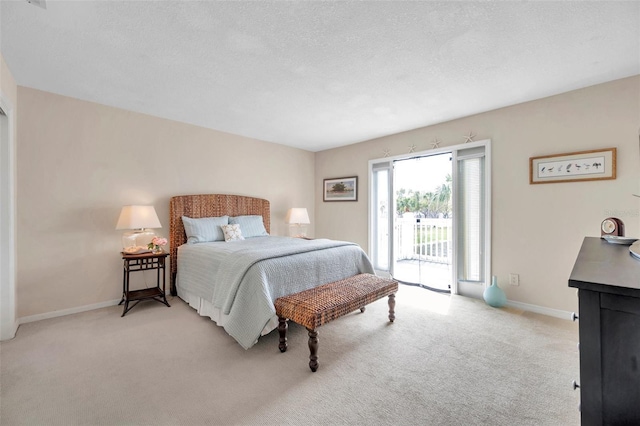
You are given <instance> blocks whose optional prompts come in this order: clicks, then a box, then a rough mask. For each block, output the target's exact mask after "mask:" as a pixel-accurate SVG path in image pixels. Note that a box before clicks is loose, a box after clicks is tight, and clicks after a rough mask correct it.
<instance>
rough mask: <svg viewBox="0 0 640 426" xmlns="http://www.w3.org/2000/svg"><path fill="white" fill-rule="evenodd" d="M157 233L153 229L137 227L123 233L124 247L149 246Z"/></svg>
mask: <svg viewBox="0 0 640 426" xmlns="http://www.w3.org/2000/svg"><path fill="white" fill-rule="evenodd" d="M155 236H156V233H155V232H153V230H151V229H135V230H133V231H127V232H125V233H124V234H122V248H123V249H126V248H128V247H144V248H147V246H148V245H149V243H151V240H153V238H154V237H155Z"/></svg>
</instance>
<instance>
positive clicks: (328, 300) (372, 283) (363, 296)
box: [275, 274, 398, 372]
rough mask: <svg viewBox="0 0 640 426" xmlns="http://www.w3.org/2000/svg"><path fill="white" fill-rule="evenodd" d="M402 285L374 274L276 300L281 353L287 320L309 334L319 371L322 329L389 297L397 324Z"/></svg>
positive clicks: (312, 357) (314, 366) (312, 358)
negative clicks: (325, 325)
mask: <svg viewBox="0 0 640 426" xmlns="http://www.w3.org/2000/svg"><path fill="white" fill-rule="evenodd" d="M397 291H398V283H397V281H393V280H386V279H383V278H379V277H376V276H375V275H371V274H359V275H355V276H353V277H350V278H345V279H344V280H340V281H336V282H332V283H329V284H324V285H321V286H319V287H316V288H312V289H309V290H305V291H301V292H300V293H295V294H291V295H289V296H284V297H280V298H278V299H276V301H275V307H276V314H277V315H278V332H279V333H280V344H279V348H280V352H285V351H286V350H287V319H289V320H291V321H293V322H296V323H298V324H300V325H302V326H304V327H306V328H307V330H308V331H309V351H310V353H311V354H310V355H309V368H311V371H314V372H315V371H316V370H317V369H318V331H317V329H318V327H320V326H321V325H323V324H326V323H328V322H329V321H331V320H334V319H336V318H339V317H341V316H343V315H346V314H348V313H350V312H353V311H355V310H356V309H360V310H361V311H362V312H364V309H365V308H364V307H365V305H368V304H369V303H371V302H375V301H376V300H378V299H381V298H383V297H385V296H389V321H391V322H393V320H395V318H396V317H395V312H394V309H395V305H396V302H395V294H396V292H397Z"/></svg>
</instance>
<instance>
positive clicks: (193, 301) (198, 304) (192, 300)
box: [176, 285, 278, 336]
mask: <svg viewBox="0 0 640 426" xmlns="http://www.w3.org/2000/svg"><path fill="white" fill-rule="evenodd" d="M176 290H177V292H178V297H179V298H180V299H182V300H184V301H185V302H187V303H188V304H189V306H191V307H192V308H193V309H195V310H196V312H198V314H199V315H200V316H203V317H209V318H211V321H213V322H215V323H216V324H217V325H218V326H220V327H224V325H225V323H226V321H227V318H228V317H229V316H228V315H225V314H224V313H222V310H221V309H218V308H216V307H215V306H213V303H211V302H209V301H208V300H205V299H203V298H201V297H199V296H196V295H195V294H193V293H190V292H188V291H186V290H183V289H181V288H180V286H179V285H178V286H176ZM277 327H278V316H277V315H273V317H271V319H270V320H269V322H268V323H267V325H265V326H264V328H263V329H262V332H261V333H260V335H261V336H264V335H266V334H269V333H270V332H271V331H273V330H275V329H276V328H277Z"/></svg>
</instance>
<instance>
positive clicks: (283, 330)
mask: <svg viewBox="0 0 640 426" xmlns="http://www.w3.org/2000/svg"><path fill="white" fill-rule="evenodd" d="M287 327H288V326H287V319H286V318H282V317H278V333H279V334H280V344H279V345H278V348H279V349H280V352H286V350H287Z"/></svg>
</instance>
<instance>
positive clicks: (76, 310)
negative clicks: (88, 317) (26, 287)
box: [18, 299, 120, 324]
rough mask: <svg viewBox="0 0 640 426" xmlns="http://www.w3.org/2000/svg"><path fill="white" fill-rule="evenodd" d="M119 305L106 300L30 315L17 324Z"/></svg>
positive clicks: (113, 301)
mask: <svg viewBox="0 0 640 426" xmlns="http://www.w3.org/2000/svg"><path fill="white" fill-rule="evenodd" d="M118 303H120V299H114V300H108V301H106V302H100V303H94V304H92V305H84V306H78V307H76V308H69V309H62V310H60V311H53V312H45V313H44V314H37V315H30V316H28V317H21V318H18V324H27V323H30V322H34V321H40V320H44V319H49V318H56V317H62V316H65V315H71V314H77V313H80V312H86V311H92V310H94V309H100V308H106V307H108V306H114V305H117V304H118Z"/></svg>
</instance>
